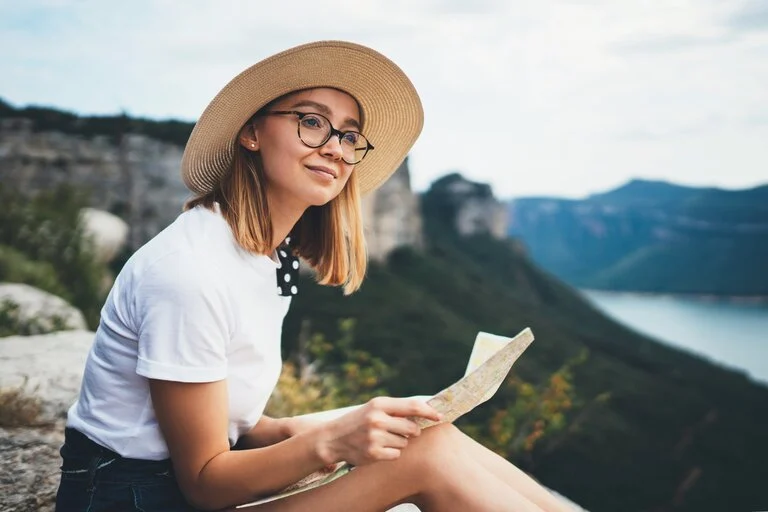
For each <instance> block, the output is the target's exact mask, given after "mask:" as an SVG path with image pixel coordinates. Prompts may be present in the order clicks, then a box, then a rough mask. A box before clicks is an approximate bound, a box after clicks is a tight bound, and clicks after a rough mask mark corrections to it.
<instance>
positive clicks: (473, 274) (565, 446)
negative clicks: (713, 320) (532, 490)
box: [285, 182, 768, 511]
mask: <svg viewBox="0 0 768 512" xmlns="http://www.w3.org/2000/svg"><path fill="white" fill-rule="evenodd" d="M423 204H424V213H425V223H426V229H427V235H428V240H429V244H428V245H429V246H428V248H427V249H426V251H425V252H424V253H418V252H414V251H412V250H409V249H403V250H399V251H397V252H395V253H393V254H392V255H391V257H390V259H389V261H388V263H387V264H386V265H374V266H373V267H372V269H371V272H370V275H369V277H368V280H367V281H366V283H365V284H364V285H363V288H362V290H361V291H360V292H359V293H357V294H355V295H353V296H352V297H348V298H344V297H342V296H341V294H339V293H337V291H336V290H333V289H328V288H323V287H319V286H316V285H313V284H312V283H311V282H310V281H308V280H305V281H304V282H302V283H301V288H300V293H299V295H298V296H297V297H296V299H295V301H294V304H293V306H292V310H291V312H290V313H289V320H288V321H287V322H286V331H285V342H286V349H287V350H288V351H289V352H290V351H291V350H292V347H294V346H295V344H293V345H292V343H294V342H293V341H292V340H295V339H296V338H297V331H296V328H295V327H294V326H296V325H297V324H298V323H299V322H298V321H299V320H300V319H304V320H311V322H312V323H313V325H314V326H315V327H316V328H318V329H321V330H323V331H325V332H328V333H330V334H329V335H332V333H333V332H334V329H335V327H334V326H335V322H336V319H337V318H339V317H351V318H354V319H355V320H356V322H357V324H356V331H355V339H356V342H357V343H358V345H359V346H360V347H361V348H362V349H363V350H366V351H368V352H370V353H371V354H372V355H374V356H376V357H380V358H381V359H382V360H383V361H384V362H386V363H387V364H388V365H389V366H390V367H391V368H392V369H393V370H394V374H393V377H391V378H390V379H388V380H387V381H385V382H384V383H383V385H384V386H385V387H386V388H387V389H388V390H390V391H391V392H393V393H395V394H398V395H409V394H425V393H432V392H436V391H438V390H439V389H441V388H442V387H444V386H446V385H448V384H450V383H451V382H453V381H454V380H455V379H456V378H458V377H460V376H461V374H462V372H463V369H464V366H465V364H466V360H467V358H468V356H469V351H470V349H471V344H472V342H473V340H474V336H475V334H476V332H477V331H478V330H484V331H488V332H493V333H499V334H508V335H513V334H515V333H517V332H518V331H519V330H521V329H522V328H524V327H526V326H530V327H531V328H532V329H533V332H534V334H535V335H536V341H534V343H533V345H532V346H531V347H530V348H529V350H528V351H526V352H525V354H524V355H523V357H522V358H521V359H520V360H519V361H518V363H517V365H516V366H515V369H514V370H515V372H514V373H515V376H516V377H520V378H524V379H526V380H528V381H530V382H532V383H534V384H535V385H536V384H538V385H542V384H544V383H546V382H547V381H548V379H549V377H550V376H551V375H552V373H553V372H556V371H557V370H558V369H560V368H561V367H562V366H563V365H564V364H568V362H569V361H571V362H573V361H577V362H576V363H575V364H573V368H572V375H573V379H572V383H573V386H574V389H575V391H576V398H575V403H574V407H573V408H572V409H571V410H570V411H569V412H568V413H567V415H566V420H565V422H566V428H564V429H563V430H562V431H560V432H559V433H558V434H555V435H552V436H549V437H548V438H547V439H545V440H543V441H542V442H541V443H539V444H538V445H537V447H536V448H535V449H534V450H533V451H532V452H530V453H523V452H518V453H510V454H509V456H510V458H511V459H512V460H514V461H515V462H517V463H519V464H520V465H521V466H522V467H524V468H525V469H527V470H529V471H531V472H532V473H533V474H534V475H536V477H538V478H540V479H541V480H542V481H543V482H544V483H546V484H547V485H550V486H552V487H553V488H555V489H558V490H560V491H561V492H563V493H564V494H565V495H567V496H569V497H571V498H573V499H574V500H575V501H576V502H578V503H581V504H582V505H583V506H585V507H587V508H589V509H590V510H593V511H616V510H624V511H630V510H690V511H694V510H695V511H702V510H712V511H721V510H749V509H750V507H751V508H755V507H758V506H759V505H764V504H765V503H768V491H765V490H764V487H763V485H762V483H763V477H762V474H763V471H762V469H763V468H762V460H763V458H764V457H765V456H766V455H768V440H766V438H765V435H764V431H765V425H766V424H768V410H766V408H765V407H764V404H765V403H768V389H766V388H764V387H761V386H757V385H755V384H752V383H751V382H750V381H749V380H748V379H747V378H745V377H744V376H743V375H741V374H738V373H734V372H732V371H727V370H723V369H720V368H717V367H715V366H713V365H711V364H709V363H707V362H705V361H703V360H700V359H697V358H695V357H692V356H690V355H687V354H684V353H682V352H679V351H677V350H675V349H672V348H669V347H666V346H663V345H660V344H658V343H655V342H653V341H651V340H649V339H646V338H643V337H640V336H638V335H636V334H634V333H632V332H630V331H628V330H626V329H624V328H622V327H621V326H619V325H617V324H615V323H613V322H612V321H610V320H608V319H607V318H606V317H604V316H602V315H601V314H599V313H598V312H597V311H595V310H593V309H592V308H591V307H590V306H589V305H588V304H587V303H586V302H584V301H583V300H582V299H581V298H580V296H579V295H578V294H577V293H575V292H574V291H573V290H572V289H570V288H569V287H568V286H566V285H564V284H562V283H560V282H558V281H556V280H554V279H552V278H551V277H549V276H548V275H547V274H545V273H543V272H542V271H540V270H539V269H537V268H536V267H535V266H534V265H533V264H532V263H531V262H530V261H529V260H528V259H527V258H526V257H525V256H523V255H522V254H520V253H519V251H518V250H516V246H515V244H514V243H513V242H512V241H509V240H501V241H500V240H494V239H492V238H490V237H473V238H460V237H458V236H457V235H455V233H453V232H452V228H451V208H450V205H449V204H447V203H446V202H445V197H444V196H443V195H442V194H441V189H440V182H438V183H436V184H435V185H434V186H433V188H432V189H431V190H430V191H429V192H428V193H427V194H426V195H425V196H424V197H423ZM519 400H520V397H519V396H518V395H516V394H514V393H508V392H507V391H506V390H505V389H502V390H500V392H499V393H498V394H497V395H496V397H494V398H493V399H492V400H491V402H490V403H488V404H486V405H484V406H483V407H481V408H480V409H479V410H477V411H475V413H473V414H472V415H470V417H469V418H467V419H466V420H465V421H464V425H465V427H467V428H469V429H470V430H471V431H474V432H479V433H480V434H483V433H487V428H488V425H490V424H491V422H492V421H493V419H494V418H496V417H497V416H498V414H499V412H500V411H501V412H503V411H505V410H508V409H510V408H513V407H515V405H516V403H517V402H518V401H519ZM478 426H479V427H478ZM473 429H474V430H473Z"/></svg>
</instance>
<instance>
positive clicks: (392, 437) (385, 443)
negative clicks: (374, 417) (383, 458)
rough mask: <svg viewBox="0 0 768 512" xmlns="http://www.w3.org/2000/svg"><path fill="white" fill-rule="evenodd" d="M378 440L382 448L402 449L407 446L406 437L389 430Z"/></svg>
mask: <svg viewBox="0 0 768 512" xmlns="http://www.w3.org/2000/svg"><path fill="white" fill-rule="evenodd" d="M379 442H380V443H381V446H382V448H396V449H398V450H402V449H403V448H405V447H406V446H408V439H407V438H405V437H403V436H400V435H397V434H392V433H389V432H386V433H384V434H383V435H382V436H381V438H380V441H379Z"/></svg>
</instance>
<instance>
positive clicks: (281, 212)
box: [267, 194, 307, 252]
mask: <svg viewBox="0 0 768 512" xmlns="http://www.w3.org/2000/svg"><path fill="white" fill-rule="evenodd" d="M267 200H268V201H269V214H270V217H272V246H271V249H272V252H274V251H275V250H276V249H277V248H278V247H279V246H280V244H282V243H283V242H284V241H285V237H287V236H288V233H290V232H291V229H293V226H295V225H296V223H297V222H298V221H299V219H300V218H301V216H302V215H303V214H304V212H305V211H306V209H307V205H304V204H298V201H296V200H295V199H293V200H290V199H288V198H273V197H272V196H270V195H269V194H267Z"/></svg>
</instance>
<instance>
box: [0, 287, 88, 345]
mask: <svg viewBox="0 0 768 512" xmlns="http://www.w3.org/2000/svg"><path fill="white" fill-rule="evenodd" d="M6 300H7V301H9V302H11V303H14V304H17V305H18V306H19V311H18V319H19V320H20V321H22V322H30V321H32V320H33V319H34V320H35V324H36V325H37V326H38V327H39V331H40V332H50V331H52V330H54V329H56V328H58V329H61V328H62V327H64V328H67V329H86V328H87V327H86V323H85V317H83V314H82V313H81V312H80V310H79V309H77V308H75V307H74V306H72V305H70V304H69V303H67V302H66V301H65V300H64V299H62V298H61V297H57V296H56V295H53V294H50V293H48V292H44V291H42V290H38V289H37V288H35V287H33V286H29V285H26V284H18V283H0V303H2V302H3V301H6ZM59 322H60V323H63V325H57V323H59ZM3 343H5V340H3ZM7 347H8V346H7V345H5V344H4V345H3V348H4V349H5V348H7Z"/></svg>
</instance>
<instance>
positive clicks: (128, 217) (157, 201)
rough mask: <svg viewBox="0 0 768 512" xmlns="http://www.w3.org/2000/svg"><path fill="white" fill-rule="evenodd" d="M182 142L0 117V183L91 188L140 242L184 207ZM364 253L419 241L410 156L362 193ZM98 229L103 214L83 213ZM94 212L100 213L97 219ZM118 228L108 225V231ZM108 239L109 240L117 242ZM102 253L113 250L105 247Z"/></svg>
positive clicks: (380, 253)
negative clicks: (68, 130)
mask: <svg viewBox="0 0 768 512" xmlns="http://www.w3.org/2000/svg"><path fill="white" fill-rule="evenodd" d="M182 153H183V148H181V147H179V146H176V145H173V144H169V143H163V142H159V141H156V140H153V139H150V138H148V137H145V136H142V135H133V134H129V135H124V136H123V137H121V139H120V140H117V141H116V140H114V139H113V138H110V137H106V136H93V137H90V138H89V137H84V136H79V135H71V134H65V133H59V132H39V131H35V130H33V123H32V121H30V120H28V119H23V118H5V119H0V174H2V176H3V182H4V183H7V184H8V185H9V186H12V187H14V188H18V189H20V190H25V191H28V192H29V193H30V194H34V193H35V192H39V191H42V190H47V189H50V188H53V187H55V186H57V185H60V184H70V185H73V186H76V187H83V188H86V189H88V190H90V191H91V195H90V201H91V206H92V207H93V208H95V209H98V210H104V211H106V212H111V213H114V214H116V215H118V216H119V217H121V218H122V219H124V220H125V221H126V222H127V224H128V225H129V226H130V232H129V234H128V242H127V243H128V247H130V248H132V249H137V248H138V247H140V246H141V245H142V244H144V243H145V242H146V241H147V240H149V239H150V238H152V237H153V236H154V235H156V234H157V233H159V232H160V231H161V230H162V229H163V228H164V227H165V226H167V225H168V224H169V223H171V222H172V221H173V220H174V219H175V218H176V216H178V215H179V213H181V210H182V207H183V205H184V202H185V201H186V199H188V198H189V197H190V195H191V194H190V192H189V191H188V190H187V189H186V188H185V186H184V184H183V182H182V181H181V176H180V174H179V168H180V165H181V156H182ZM363 211H364V216H365V223H366V234H367V242H368V247H369V253H370V255H371V258H372V259H374V260H383V259H384V258H385V257H386V255H387V254H388V253H389V252H390V251H391V250H392V249H394V248H395V247H398V246H401V245H409V246H415V247H420V246H421V244H422V234H421V213H420V210H419V199H418V196H416V195H415V194H414V193H413V192H412V190H411V183H410V172H409V170H408V163H407V160H406V161H405V162H403V164H402V165H401V166H400V168H399V169H398V170H397V172H396V173H395V174H394V175H393V176H392V178H391V179H390V180H388V181H387V182H386V183H385V184H384V185H383V186H382V187H381V188H379V189H378V190H376V191H375V192H373V193H371V194H368V195H367V196H365V197H364V198H363ZM87 215H88V216H89V217H92V218H93V221H94V222H93V223H94V225H97V224H98V225H97V226H96V228H97V230H98V231H99V232H102V231H104V230H103V229H102V228H100V227H99V226H100V225H104V224H105V222H109V223H112V221H111V220H107V219H106V218H105V216H104V215H97V214H95V213H92V212H91V213H88V214H87ZM97 217H98V218H97ZM121 230H122V228H119V227H118V228H116V229H112V230H111V234H109V233H108V234H107V235H106V236H107V237H108V238H109V237H111V236H113V235H119V233H120V231H121ZM118 243H119V242H118V241H117V240H114V241H109V240H107V241H106V242H105V244H106V245H107V246H110V245H117V244H118ZM106 250H107V252H109V251H110V250H114V249H108V248H107V249H106Z"/></svg>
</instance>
